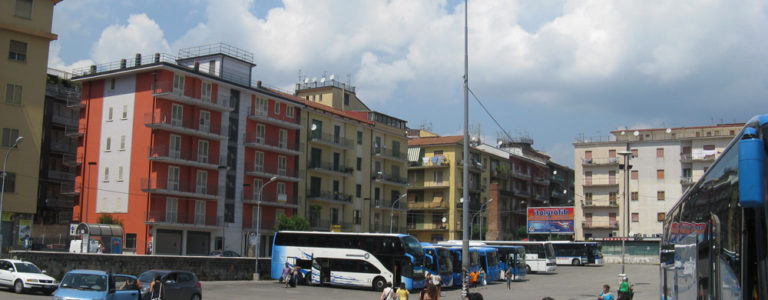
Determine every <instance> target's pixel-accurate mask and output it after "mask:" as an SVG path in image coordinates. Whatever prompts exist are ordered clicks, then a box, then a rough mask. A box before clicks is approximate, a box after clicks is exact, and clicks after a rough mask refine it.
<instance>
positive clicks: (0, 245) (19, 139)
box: [0, 136, 24, 257]
mask: <svg viewBox="0 0 768 300" xmlns="http://www.w3.org/2000/svg"><path fill="white" fill-rule="evenodd" d="M22 141H24V137H23V136H20V137H17V138H16V142H14V143H13V146H11V148H9V149H8V151H6V152H5V159H4V160H3V184H2V187H0V257H2V256H3V220H2V218H3V196H4V195H5V177H6V176H7V175H8V174H7V173H6V172H5V167H6V165H7V164H8V156H9V155H11V150H13V149H15V148H16V147H18V146H19V143H21V142H22Z"/></svg>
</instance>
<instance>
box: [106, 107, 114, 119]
mask: <svg viewBox="0 0 768 300" xmlns="http://www.w3.org/2000/svg"><path fill="white" fill-rule="evenodd" d="M113 111H114V110H113V109H112V107H110V108H109V109H108V111H107V122H112V113H113Z"/></svg>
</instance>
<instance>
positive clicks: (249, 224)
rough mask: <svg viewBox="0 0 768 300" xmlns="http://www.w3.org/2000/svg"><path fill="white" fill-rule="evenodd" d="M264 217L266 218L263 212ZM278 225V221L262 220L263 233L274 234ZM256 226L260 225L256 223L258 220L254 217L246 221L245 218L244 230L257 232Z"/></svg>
mask: <svg viewBox="0 0 768 300" xmlns="http://www.w3.org/2000/svg"><path fill="white" fill-rule="evenodd" d="M262 216H264V215H263V212H262ZM276 223H277V222H276V220H268V219H264V218H261V233H262V234H266V233H269V234H272V232H273V231H274V229H275V224H276ZM256 226H258V224H257V223H256V220H255V219H254V218H253V217H251V218H250V219H245V218H244V219H243V229H245V230H247V231H252V232H256Z"/></svg>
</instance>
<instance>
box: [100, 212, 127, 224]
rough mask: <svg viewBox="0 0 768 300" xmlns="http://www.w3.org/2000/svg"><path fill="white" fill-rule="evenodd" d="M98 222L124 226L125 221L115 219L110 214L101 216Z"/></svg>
mask: <svg viewBox="0 0 768 300" xmlns="http://www.w3.org/2000/svg"><path fill="white" fill-rule="evenodd" d="M98 222H99V224H116V225H120V226H123V220H120V219H118V218H115V217H113V216H112V215H110V214H103V215H101V216H99V220H98Z"/></svg>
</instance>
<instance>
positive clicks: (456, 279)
mask: <svg viewBox="0 0 768 300" xmlns="http://www.w3.org/2000/svg"><path fill="white" fill-rule="evenodd" d="M444 247H446V249H448V250H449V251H450V253H451V263H452V264H453V286H461V283H462V278H461V267H462V264H461V247H456V246H444ZM473 271H480V255H479V254H478V253H477V249H476V248H473V247H470V248H469V272H470V273H471V272H473Z"/></svg>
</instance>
